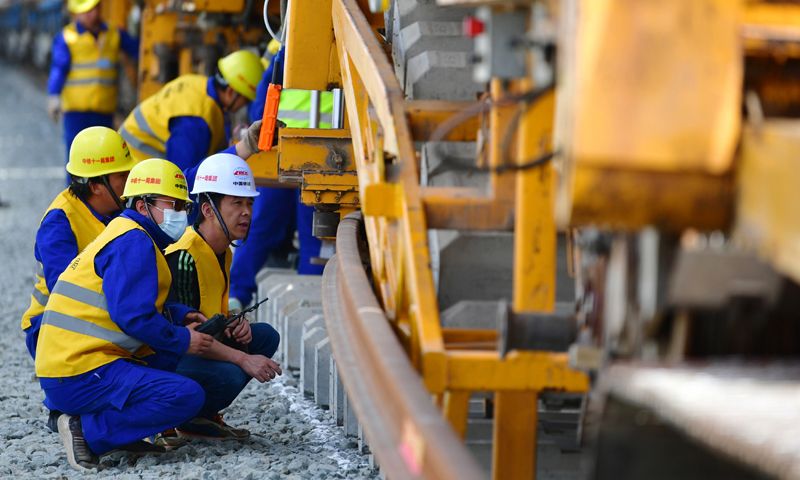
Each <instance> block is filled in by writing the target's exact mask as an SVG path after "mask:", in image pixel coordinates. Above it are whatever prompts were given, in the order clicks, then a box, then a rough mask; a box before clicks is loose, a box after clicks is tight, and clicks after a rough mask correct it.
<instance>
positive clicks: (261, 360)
mask: <svg viewBox="0 0 800 480" xmlns="http://www.w3.org/2000/svg"><path fill="white" fill-rule="evenodd" d="M239 366H240V367H241V368H242V370H244V371H245V372H246V373H247V374H248V375H250V376H251V377H253V378H255V379H256V380H258V381H259V382H261V383H264V382H269V381H270V380H272V379H273V378H275V377H277V376H278V375H281V374H283V372H282V371H281V364H280V363H278V362H276V361H273V360H271V359H269V358H267V357H265V356H263V355H247V356H246V357H245V359H244V361H243V362H242V364H241V365H239Z"/></svg>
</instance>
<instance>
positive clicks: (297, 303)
mask: <svg viewBox="0 0 800 480" xmlns="http://www.w3.org/2000/svg"><path fill="white" fill-rule="evenodd" d="M281 312H282V313H281V346H282V347H281V348H282V350H281V351H282V353H283V361H284V365H285V366H286V368H292V369H297V368H300V359H301V357H302V352H301V345H302V341H301V340H302V338H303V324H304V323H305V321H306V320H308V319H309V318H311V317H313V316H315V315H322V300H307V299H301V300H293V301H292V302H290V303H288V304H286V306H284V307H283V308H282V309H281Z"/></svg>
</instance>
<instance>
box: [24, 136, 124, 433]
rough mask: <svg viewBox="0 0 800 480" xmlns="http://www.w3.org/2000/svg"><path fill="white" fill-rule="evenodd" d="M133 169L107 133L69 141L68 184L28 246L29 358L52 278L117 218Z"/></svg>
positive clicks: (119, 142)
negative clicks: (32, 280)
mask: <svg viewBox="0 0 800 480" xmlns="http://www.w3.org/2000/svg"><path fill="white" fill-rule="evenodd" d="M133 165H134V162H133V159H132V158H131V155H130V153H129V152H128V147H127V146H126V145H125V141H124V140H123V139H122V137H120V136H119V134H118V133H117V132H115V131H114V130H111V129H110V128H105V127H90V128H87V129H85V130H83V131H82V132H80V133H79V134H78V135H77V136H76V137H75V141H74V142H73V143H72V148H71V149H70V160H69V163H68V164H67V172H69V175H70V176H71V178H72V184H70V186H69V187H68V188H67V189H66V190H64V191H63V192H61V193H60V194H58V196H57V197H56V198H55V200H53V203H51V204H50V206H49V207H48V208H47V211H46V212H45V214H44V216H43V217H42V220H41V222H40V223H39V229H38V230H37V232H36V242H35V243H34V245H33V254H34V257H36V261H37V263H38V269H37V272H36V284H35V285H34V287H33V292H32V293H31V303H30V306H29V307H28V310H26V311H25V314H24V315H23V316H22V330H23V331H24V332H25V344H26V345H27V347H28V352H29V353H30V354H31V357H34V358H35V357H36V343H37V341H38V338H39V328H40V323H41V319H42V314H43V313H44V309H45V307H46V306H47V301H48V299H49V298H50V292H51V291H52V290H53V287H54V286H55V284H56V280H58V276H59V275H61V273H62V272H63V271H64V270H66V268H67V266H68V265H69V264H70V262H72V259H73V258H75V257H76V256H77V255H78V253H80V252H81V251H83V249H84V248H86V246H87V245H89V244H90V243H91V242H92V241H93V240H94V239H95V237H97V236H98V235H100V233H101V232H102V231H103V230H104V229H105V228H106V225H108V223H109V222H110V221H111V219H112V218H114V217H115V216H116V215H118V214H119V213H121V212H122V209H123V208H124V207H123V205H122V202H121V201H120V199H119V197H120V196H121V195H122V192H123V188H124V187H125V181H126V180H127V178H128V171H129V170H130V169H131V168H133ZM48 407H49V405H48ZM59 415H61V412H59V411H57V410H55V409H54V408H53V409H51V412H50V418H49V419H48V421H47V426H48V427H49V428H50V429H51V430H53V431H57V426H56V422H57V421H58V416H59Z"/></svg>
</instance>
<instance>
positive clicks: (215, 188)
mask: <svg viewBox="0 0 800 480" xmlns="http://www.w3.org/2000/svg"><path fill="white" fill-rule="evenodd" d="M191 193H192V194H197V193H220V194H222V195H231V196H234V197H256V196H258V195H259V193H258V192H257V191H256V182H255V179H254V178H253V171H252V170H251V169H250V165H248V164H247V162H245V161H244V160H242V159H241V158H239V157H237V156H236V155H232V154H230V153H217V154H215V155H211V156H210V157H208V158H206V159H205V160H203V163H201V164H200V168H198V169H197V174H196V175H195V177H194V188H193V189H192V192H191Z"/></svg>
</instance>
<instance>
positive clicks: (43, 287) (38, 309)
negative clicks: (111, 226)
mask: <svg viewBox="0 0 800 480" xmlns="http://www.w3.org/2000/svg"><path fill="white" fill-rule="evenodd" d="M51 210H62V211H63V212H64V213H65V214H66V215H67V220H69V226H70V228H71V229H72V234H73V235H74V236H75V241H76V242H77V243H78V252H81V251H83V249H84V248H86V246H87V245H89V244H90V243H91V242H92V240H94V239H95V238H96V237H97V236H98V235H100V234H101V233H102V232H103V230H105V228H106V226H105V225H104V224H103V222H101V221H100V220H98V219H97V217H95V216H94V214H93V213H92V211H91V210H89V207H87V206H86V204H85V203H83V201H82V200H81V199H79V198H77V197H75V196H74V195H72V194H71V193H69V189H67V190H64V191H63V192H61V193H60V194H58V196H57V197H56V199H55V200H53V203H51V204H50V207H49V208H48V209H47V211H46V212H45V213H44V215H43V216H42V220H41V221H39V225H41V224H42V221H44V217H46V216H47V214H48V213H50V211H51ZM49 298H50V291H49V290H48V289H47V283H46V282H45V279H44V266H43V265H42V264H41V262H40V263H39V269H38V270H37V272H36V285H35V286H34V287H33V292H32V293H31V304H30V306H29V307H28V310H27V311H26V312H25V315H23V316H22V329H23V330H27V329H28V328H30V326H31V318H33V317H35V316H36V315H41V314H42V313H44V307H45V306H46V305H47V300H48V299H49Z"/></svg>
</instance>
